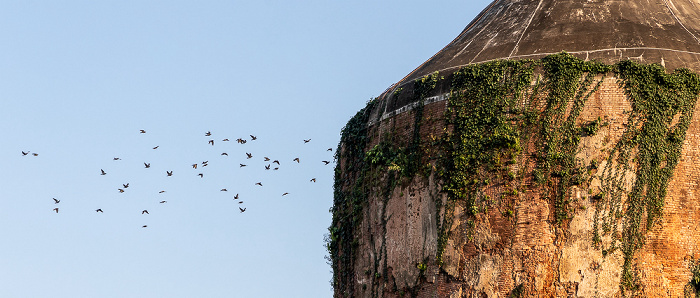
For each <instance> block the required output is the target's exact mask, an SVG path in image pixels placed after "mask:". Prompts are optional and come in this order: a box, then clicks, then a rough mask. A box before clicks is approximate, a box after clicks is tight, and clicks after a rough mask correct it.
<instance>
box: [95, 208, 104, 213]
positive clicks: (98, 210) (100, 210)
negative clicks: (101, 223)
mask: <svg viewBox="0 0 700 298" xmlns="http://www.w3.org/2000/svg"><path fill="white" fill-rule="evenodd" d="M95 212H102V213H104V211H102V209H97V210H95Z"/></svg>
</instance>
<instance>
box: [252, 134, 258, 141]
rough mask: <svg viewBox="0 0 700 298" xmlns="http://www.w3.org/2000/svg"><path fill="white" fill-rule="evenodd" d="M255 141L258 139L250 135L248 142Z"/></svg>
mask: <svg viewBox="0 0 700 298" xmlns="http://www.w3.org/2000/svg"><path fill="white" fill-rule="evenodd" d="M257 139H258V137H256V136H254V135H250V140H251V141H255V140H257Z"/></svg>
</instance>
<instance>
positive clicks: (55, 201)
mask: <svg viewBox="0 0 700 298" xmlns="http://www.w3.org/2000/svg"><path fill="white" fill-rule="evenodd" d="M60 202H61V200H56V198H53V203H54V204H58V203H60Z"/></svg>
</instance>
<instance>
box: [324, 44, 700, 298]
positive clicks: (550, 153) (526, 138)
mask: <svg viewBox="0 0 700 298" xmlns="http://www.w3.org/2000/svg"><path fill="white" fill-rule="evenodd" d="M610 75H612V76H614V77H617V78H619V82H620V85H621V86H622V87H623V88H624V89H625V91H626V93H627V98H628V100H630V102H631V103H632V105H631V106H632V110H631V111H628V114H627V122H625V131H624V133H623V134H622V137H621V138H620V139H619V141H617V143H616V144H614V146H613V147H612V149H611V150H610V151H608V157H607V158H606V159H604V160H595V159H594V160H591V161H590V162H586V163H584V162H583V161H582V160H580V159H579V158H577V157H576V155H577V153H579V150H580V149H579V147H580V146H579V145H580V142H581V140H582V139H583V138H587V137H592V136H595V135H596V134H597V133H598V132H599V130H600V128H601V127H604V126H605V125H607V123H605V122H603V120H602V119H600V118H598V119H595V120H592V121H583V120H582V119H581V113H582V111H583V109H584V107H585V106H586V103H587V100H588V99H589V98H590V97H591V95H592V94H594V93H595V92H596V91H597V90H598V89H599V87H600V86H601V84H602V82H603V80H604V79H605V77H607V76H610ZM449 77H450V78H451V81H449V82H448V83H449V84H450V86H451V91H450V95H449V97H448V102H447V109H446V111H445V115H444V116H445V118H444V126H445V127H444V128H445V129H444V134H443V135H442V136H440V137H437V138H434V137H433V138H432V140H431V142H427V141H426V136H425V135H423V134H424V132H422V131H421V128H422V126H423V125H424V122H426V119H425V115H424V111H423V110H424V104H425V99H426V98H427V96H428V95H429V94H432V93H433V92H434V90H435V88H436V86H437V85H438V84H442V83H441V80H443V78H442V77H439V75H438V73H434V74H431V75H428V76H425V77H423V78H421V79H419V80H416V81H415V82H414V85H413V88H412V89H411V90H412V91H413V93H412V94H411V93H408V92H397V93H396V94H394V96H396V97H398V96H410V97H411V98H410V99H411V100H410V102H414V103H415V106H414V107H413V111H412V112H413V116H414V121H413V126H412V127H409V126H406V127H405V128H396V127H395V128H394V129H403V130H404V132H403V133H399V132H398V131H393V132H391V133H388V134H387V135H386V136H385V137H383V138H382V140H381V141H380V142H378V143H377V144H376V145H375V146H372V147H371V148H368V147H369V146H368V144H369V139H370V137H369V133H368V127H367V123H368V120H369V115H370V113H371V112H372V111H373V110H374V109H376V108H378V107H381V108H382V109H383V106H379V105H378V100H374V101H370V102H369V103H368V105H367V107H365V108H364V109H363V110H361V111H360V112H358V113H357V115H355V117H353V118H352V119H351V120H350V121H349V122H348V124H347V125H346V126H345V127H344V128H343V131H342V133H341V142H340V145H339V147H338V151H337V152H336V158H337V160H338V161H339V162H338V165H337V166H336V173H335V179H336V181H335V184H334V206H333V208H332V212H333V223H332V224H331V227H330V228H329V232H330V233H329V240H328V243H327V246H328V250H329V253H330V259H331V263H332V266H333V271H334V277H333V285H334V287H335V289H336V293H350V294H349V295H350V296H352V295H353V293H354V288H353V283H354V280H353V276H352V274H353V273H354V261H353V260H354V258H355V257H356V253H357V251H356V250H357V246H358V242H357V240H356V238H355V235H354V231H355V230H356V229H357V228H358V227H359V224H360V221H361V219H362V210H363V208H365V205H366V201H367V199H368V197H369V194H370V192H371V191H372V192H377V194H379V195H382V196H384V199H385V200H388V198H389V197H390V195H391V190H393V189H394V187H396V185H397V183H399V182H400V181H401V180H403V181H410V179H413V178H414V177H416V176H417V175H419V174H420V173H425V174H429V173H430V172H431V171H435V173H436V174H437V175H436V177H437V179H438V180H439V183H440V185H441V191H442V192H443V193H445V194H446V195H447V201H446V202H443V200H441V199H435V204H436V209H437V210H438V212H436V222H437V229H438V240H437V247H438V251H437V255H436V262H437V264H442V261H443V260H442V255H443V252H444V250H445V248H446V246H447V240H448V239H449V238H450V236H451V235H450V229H451V227H452V224H453V220H454V219H453V213H454V208H455V207H456V206H460V207H462V208H464V210H465V211H466V214H467V216H472V219H469V220H468V221H467V223H468V224H467V225H468V226H469V227H470V228H472V229H473V228H474V225H476V224H478V223H476V222H475V221H474V220H473V219H474V217H473V216H474V215H476V214H479V213H482V212H484V213H486V212H488V210H489V208H499V209H500V210H499V213H497V214H501V215H502V216H503V217H504V218H508V219H510V220H514V218H517V216H518V214H517V212H515V211H514V204H515V202H516V199H517V198H519V197H521V196H522V194H523V193H525V192H527V191H534V192H535V193H536V194H535V195H538V196H540V197H542V198H545V199H547V200H548V201H549V202H550V204H551V206H553V209H552V210H553V214H552V215H553V218H554V219H555V220H556V222H557V224H558V225H566V224H567V220H569V219H570V218H571V216H572V214H573V212H572V209H573V208H572V206H575V205H572V202H571V201H570V198H571V195H570V193H571V189H572V187H575V186H577V187H579V188H582V189H586V188H588V187H589V183H590V181H591V180H592V177H593V176H592V175H593V173H597V175H598V177H599V178H600V180H601V189H600V190H590V191H589V194H590V199H591V201H592V202H593V203H594V205H595V206H596V215H595V217H594V223H593V224H594V226H593V234H594V238H593V242H594V244H596V245H598V247H600V249H601V251H602V252H603V255H604V256H605V255H607V254H609V253H611V252H613V251H615V250H617V249H620V250H621V251H622V253H623V254H624V264H623V268H622V269H623V274H622V277H621V280H620V287H621V289H622V291H623V293H624V292H626V291H634V290H635V289H636V288H637V285H636V283H637V277H636V275H635V270H634V269H633V256H634V254H635V252H636V251H637V250H638V249H639V248H641V247H642V245H643V244H644V233H645V230H646V229H649V228H651V227H652V226H653V225H654V223H655V222H656V221H657V220H658V218H659V217H660V216H661V214H662V211H663V206H664V198H665V196H666V192H667V187H668V183H669V180H670V179H671V177H672V175H673V171H674V169H675V166H676V165H677V163H678V161H679V159H680V155H681V149H682V144H683V141H684V140H685V134H686V130H687V129H688V126H689V124H690V121H691V119H692V116H693V110H694V107H695V101H696V98H697V96H698V94H700V79H699V78H698V76H697V75H695V74H693V73H691V72H690V71H688V70H678V71H676V72H674V73H673V74H666V73H665V72H664V69H663V68H662V67H660V66H657V65H640V64H636V63H633V62H629V61H623V62H620V63H618V64H615V65H612V66H610V65H604V64H601V63H597V62H589V61H583V60H581V59H578V58H575V57H573V56H571V55H569V54H567V53H560V54H556V55H551V56H548V57H546V58H543V59H541V60H537V61H533V60H517V61H510V60H504V61H492V62H487V63H482V64H477V65H469V66H466V67H464V68H462V69H460V70H458V71H456V72H454V73H452V74H451V75H450V76H449ZM443 85H444V84H443ZM382 104H386V102H382ZM427 123H431V122H427ZM431 124H434V123H431ZM433 131H434V130H433ZM401 135H408V136H410V137H409V138H405V139H401V138H399V137H396V136H401ZM606 142H607V141H606ZM524 152H526V153H524ZM530 154H532V155H530ZM530 157H532V158H534V161H535V163H534V164H533V165H532V166H526V164H527V161H528V160H531V159H530ZM599 167H602V169H600V171H598V168H599ZM426 176H427V175H426ZM631 176H633V177H634V179H632V180H630V179H629V177H631ZM382 179H383V181H385V183H378V182H377V181H379V180H382ZM530 182H532V183H530ZM382 185H383V186H382ZM385 205H386V204H385ZM382 214H383V213H382ZM385 224H386V223H385V222H384V225H385ZM384 228H385V229H386V227H384ZM380 257H381V256H380ZM380 257H379V258H380ZM384 261H385V263H384V267H385V268H386V259H385V260H384ZM416 266H417V268H418V269H419V270H420V271H421V272H424V271H425V270H426V268H427V266H428V263H427V262H425V263H419V264H418V265H416ZM374 267H375V268H374V271H375V272H374V275H375V276H380V277H381V276H386V275H387V272H381V273H380V272H378V270H379V268H380V267H381V266H379V259H376V260H375V265H374ZM696 269H697V268H696ZM367 270H368V271H366V273H367V274H369V273H368V272H370V270H369V269H367ZM694 270H695V269H694ZM696 271H700V270H696ZM693 274H696V275H697V273H696V272H695V271H694V273H693ZM376 279H379V277H377V278H376ZM698 280H700V279H698ZM693 285H694V286H695V285H697V283H696V284H693ZM373 289H374V286H373ZM373 291H374V290H373ZM516 292H519V290H518V291H514V292H513V293H516Z"/></svg>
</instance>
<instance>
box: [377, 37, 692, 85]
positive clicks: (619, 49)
mask: <svg viewBox="0 0 700 298" xmlns="http://www.w3.org/2000/svg"><path fill="white" fill-rule="evenodd" d="M627 50H657V51H668V52H674V53H684V54H692V55H698V56H700V53H698V52H691V51H683V50H675V49H667V48H654V47H636V48H606V49H596V50H587V51H567V50H562V51H559V52H550V53H536V54H526V55H516V56H511V57H500V58H494V59H488V60H481V61H476V62H469V63H467V64H461V65H457V66H452V67H447V68H443V69H440V70H438V72H443V71H447V70H451V69H456V68H462V67H465V66H468V65H472V64H478V63H485V62H490V61H496V60H505V59H519V58H528V57H537V56H548V55H554V54H559V53H561V52H566V53H569V54H586V55H588V54H590V53H598V52H607V51H614V52H617V51H627ZM436 55H437V54H436ZM433 56H434V55H433ZM426 62H427V61H426ZM423 64H425V63H423ZM423 64H421V66H422V65H423ZM418 68H420V66H419V67H418ZM418 68H416V69H418ZM413 73H415V70H414V71H412V72H411V74H413ZM408 77H409V76H406V77H404V78H403V79H402V80H405V79H406V78H408ZM399 82H401V81H399ZM399 82H396V83H394V84H392V85H391V86H389V88H387V89H386V90H385V91H384V92H383V93H382V95H384V94H387V91H390V90H395V89H396V88H399V87H402V86H405V85H406V84H408V83H411V82H413V81H406V82H403V83H401V84H399ZM382 95H380V96H379V97H382Z"/></svg>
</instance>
